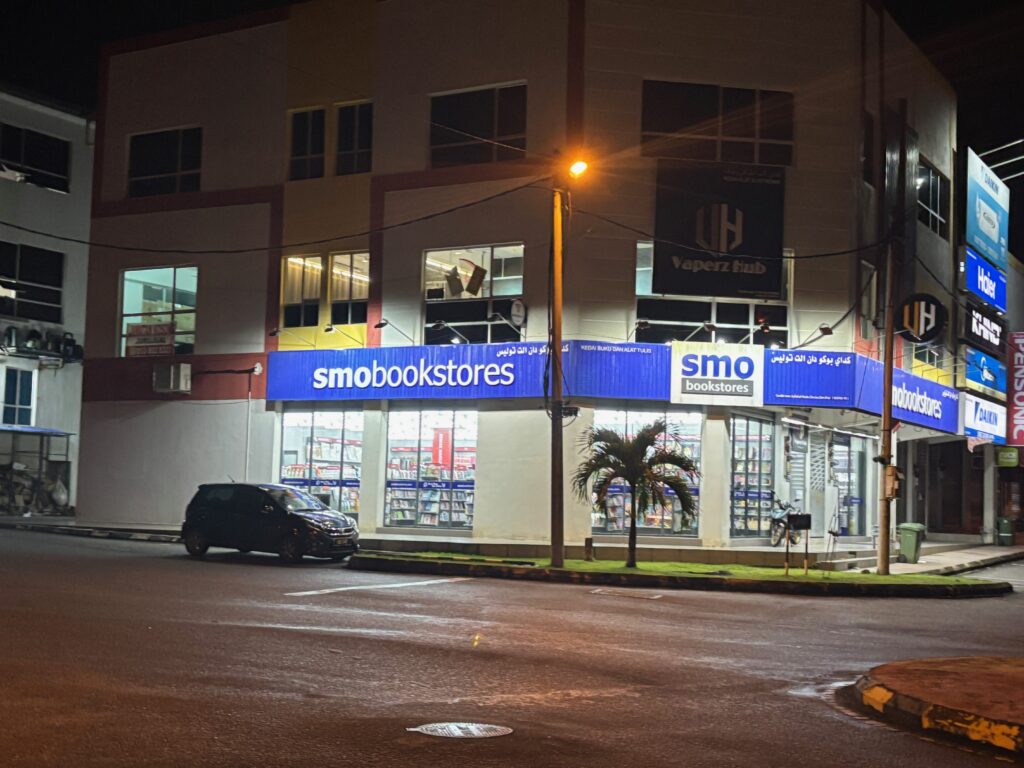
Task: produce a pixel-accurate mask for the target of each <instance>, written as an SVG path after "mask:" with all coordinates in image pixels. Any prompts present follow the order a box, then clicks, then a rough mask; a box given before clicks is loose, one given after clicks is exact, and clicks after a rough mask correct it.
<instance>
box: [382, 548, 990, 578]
mask: <svg viewBox="0 0 1024 768" xmlns="http://www.w3.org/2000/svg"><path fill="white" fill-rule="evenodd" d="M382 554H383V555H384V556H391V557H408V558H423V559H429V560H449V561H456V562H463V563H479V564H482V565H515V566H524V565H525V566H527V567H529V566H533V567H537V568H547V567H548V566H549V565H550V560H548V559H546V558H537V559H533V560H526V559H522V558H520V559H516V558H501V557H484V556H482V555H466V554H459V553H452V552H394V553H390V552H389V553H382ZM565 568H566V570H570V571H581V572H582V571H587V572H592V573H647V574H655V575H658V576H697V577H704V578H709V579H715V578H734V579H757V580H767V581H835V582H840V581H842V582H858V583H871V584H943V585H949V584H982V583H985V582H983V581H982V580H981V579H970V578H966V577H963V576H936V575H932V574H920V573H910V574H900V575H889V576H879V575H878V574H876V573H860V572H859V571H819V570H815V569H813V568H812V569H811V570H810V572H808V574H807V575H806V576H805V575H804V572H803V569H802V568H790V571H789V576H785V575H784V574H783V569H782V568H768V567H764V566H754V565H740V564H738V563H676V562H641V563H639V564H638V566H637V567H636V568H626V567H625V566H624V565H623V564H622V561H621V560H597V561H594V562H587V561H585V560H566V561H565Z"/></svg>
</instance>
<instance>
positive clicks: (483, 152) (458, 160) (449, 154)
mask: <svg viewBox="0 0 1024 768" xmlns="http://www.w3.org/2000/svg"><path fill="white" fill-rule="evenodd" d="M493 157H494V153H493V152H492V151H491V145H490V144H483V143H480V144H466V145H464V146H461V147H439V148H435V149H434V150H433V151H432V152H431V164H432V165H433V166H434V167H435V168H439V167H442V166H446V165H468V164H471V163H489V162H491V158H493Z"/></svg>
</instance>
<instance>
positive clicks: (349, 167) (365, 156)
mask: <svg viewBox="0 0 1024 768" xmlns="http://www.w3.org/2000/svg"><path fill="white" fill-rule="evenodd" d="M372 165H373V104H370V103H369V102H367V103H366V104H352V105H349V106H344V107H338V160H337V164H336V166H335V171H334V172H335V173H336V174H337V175H338V176H347V175H349V174H352V173H369V172H370V169H371V167H372Z"/></svg>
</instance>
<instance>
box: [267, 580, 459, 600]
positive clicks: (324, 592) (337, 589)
mask: <svg viewBox="0 0 1024 768" xmlns="http://www.w3.org/2000/svg"><path fill="white" fill-rule="evenodd" d="M453 581H469V577H468V576H460V577H458V578H454V579H428V580H427V581H403V582H402V583H400V584H360V585H359V586H356V587H333V588H332V589H313V590H310V591H309V592H285V593H284V594H285V597H309V596H310V595H328V594H330V593H332V592H352V591H354V590H357V589H398V588H399V587H425V586H427V585H428V584H447V583H450V582H453Z"/></svg>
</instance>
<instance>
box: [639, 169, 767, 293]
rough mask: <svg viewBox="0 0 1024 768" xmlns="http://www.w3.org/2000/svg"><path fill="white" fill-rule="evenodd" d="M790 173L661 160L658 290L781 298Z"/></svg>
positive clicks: (656, 246)
mask: <svg viewBox="0 0 1024 768" xmlns="http://www.w3.org/2000/svg"><path fill="white" fill-rule="evenodd" d="M784 179H785V176H784V173H783V169H781V168H771V167H767V166H753V165H743V166H739V165H737V166H732V165H720V164H716V165H693V164H682V163H675V162H670V161H664V160H663V161H660V162H659V163H658V191H657V203H656V211H655V219H654V232H655V236H656V239H655V242H654V277H653V280H654V283H653V289H654V293H660V294H675V295H687V296H720V297H743V298H763V299H780V298H782V291H783V279H782V278H783V259H782V223H783V214H784V211H783V202H784Z"/></svg>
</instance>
